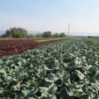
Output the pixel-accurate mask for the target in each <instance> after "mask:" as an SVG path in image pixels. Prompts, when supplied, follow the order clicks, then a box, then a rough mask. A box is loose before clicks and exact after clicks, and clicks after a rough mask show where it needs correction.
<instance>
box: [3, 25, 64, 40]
mask: <svg viewBox="0 0 99 99" xmlns="http://www.w3.org/2000/svg"><path fill="white" fill-rule="evenodd" d="M57 37H58V38H60V37H61V38H62V37H66V35H65V33H59V34H58V33H56V34H52V33H51V31H45V32H43V33H39V34H28V32H27V30H25V29H23V28H20V27H18V28H17V27H13V28H10V29H9V30H6V33H4V34H3V35H1V38H32V39H35V38H36V39H38V38H57Z"/></svg>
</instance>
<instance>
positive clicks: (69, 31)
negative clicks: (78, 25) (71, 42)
mask: <svg viewBox="0 0 99 99" xmlns="http://www.w3.org/2000/svg"><path fill="white" fill-rule="evenodd" d="M69 35H70V24H68V36H69Z"/></svg>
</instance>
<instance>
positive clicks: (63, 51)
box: [0, 38, 99, 99]
mask: <svg viewBox="0 0 99 99" xmlns="http://www.w3.org/2000/svg"><path fill="white" fill-rule="evenodd" d="M97 42H98V41H97ZM93 44H95V42H94V41H92V40H89V39H87V40H86V39H85V38H83V39H82V40H79V39H75V40H64V41H61V42H57V43H56V44H50V45H48V46H44V47H42V48H38V49H34V50H30V51H27V52H25V53H23V54H19V55H14V56H9V57H4V58H2V59H0V77H1V78H0V96H1V98H2V97H3V98H5V97H7V98H13V99H30V98H31V99H98V98H99V54H98V53H97V50H98V49H97V48H98V46H97V47H95V48H94V49H93V48H92V47H91V46H92V45H93Z"/></svg>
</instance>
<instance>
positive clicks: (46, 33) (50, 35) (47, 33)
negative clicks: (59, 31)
mask: <svg viewBox="0 0 99 99" xmlns="http://www.w3.org/2000/svg"><path fill="white" fill-rule="evenodd" d="M42 37H44V38H49V37H52V33H51V32H50V31H46V32H43V34H42Z"/></svg>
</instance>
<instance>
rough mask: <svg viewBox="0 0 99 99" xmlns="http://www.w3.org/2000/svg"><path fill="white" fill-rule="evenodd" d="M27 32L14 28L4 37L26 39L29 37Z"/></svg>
mask: <svg viewBox="0 0 99 99" xmlns="http://www.w3.org/2000/svg"><path fill="white" fill-rule="evenodd" d="M27 36H28V34H27V31H26V30H25V29H23V28H17V27H13V28H10V29H9V30H7V31H6V33H5V34H3V37H13V38H25V37H27Z"/></svg>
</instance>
